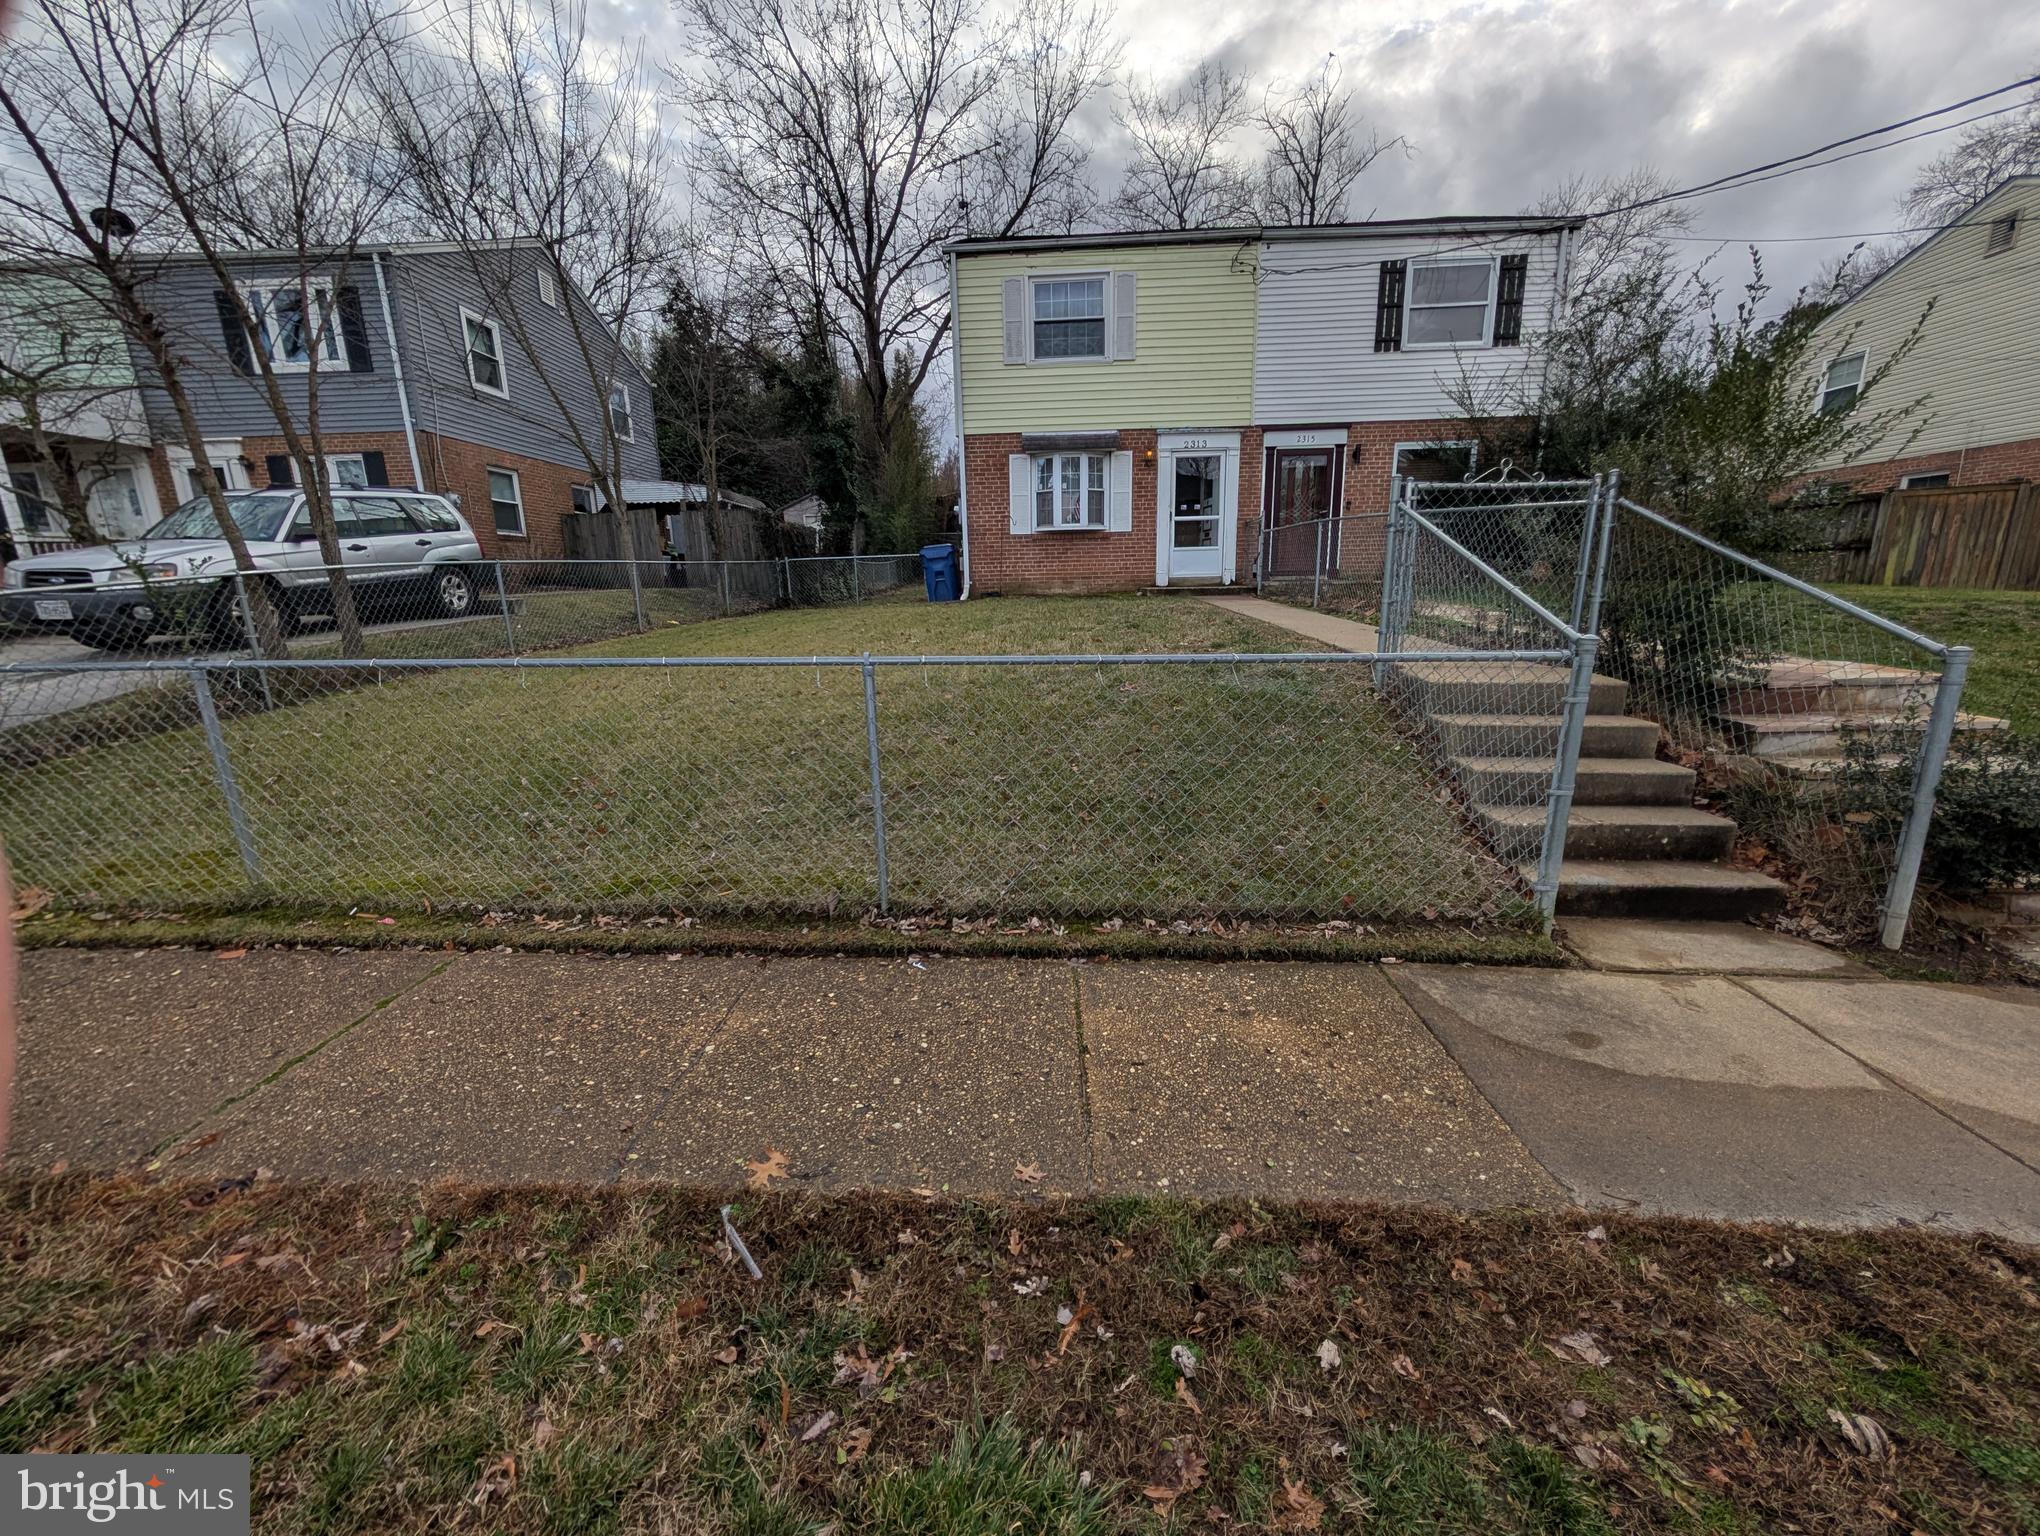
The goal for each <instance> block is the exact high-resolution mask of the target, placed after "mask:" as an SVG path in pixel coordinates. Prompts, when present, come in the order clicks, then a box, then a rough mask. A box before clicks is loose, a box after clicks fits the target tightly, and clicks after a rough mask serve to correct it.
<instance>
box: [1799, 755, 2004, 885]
mask: <svg viewBox="0 0 2040 1536" xmlns="http://www.w3.org/2000/svg"><path fill="white" fill-rule="evenodd" d="M1912 776H1913V765H1912V763H1911V762H1910V761H1909V760H1908V761H1903V762H1898V763H1893V762H1891V761H1889V760H1888V759H1884V760H1880V759H1879V758H1878V757H1877V756H1876V755H1875V754H1874V753H1873V752H1872V751H1871V750H1869V748H1868V747H1857V746H1852V747H1851V748H1850V749H1849V750H1848V751H1847V752H1846V754H1845V756H1844V761H1843V769H1842V782H1841V786H1840V787H1841V789H1842V792H1843V796H1844V799H1845V800H1846V802H1847V804H1848V805H1849V806H1850V807H1851V808H1852V810H1854V811H1855V812H1857V813H1859V815H1861V814H1863V813H1867V816H1868V818H1869V819H1867V820H1862V819H1857V820H1851V821H1849V822H1848V823H1847V824H1848V825H1850V826H1852V827H1854V828H1855V829H1856V830H1857V832H1858V834H1859V835H1864V836H1869V837H1876V838H1880V839H1884V838H1893V839H1895V838H1896V836H1897V833H1898V829H1899V828H1900V827H1901V826H1903V824H1904V822H1905V816H1906V811H1907V809H1908V807H1909V806H1910V805H1911V793H1912ZM1920 875H1921V879H1922V880H1923V881H1924V882H1926V883H1928V884H1930V885H1935V886H1938V887H1940V888H1942V889H1944V890H1948V891H1952V892H1956V893H1960V894H1967V893H1970V892H1974V891H1981V890H1990V889H1996V888H2000V887H2004V886H2015V885H2024V884H2032V883H2034V882H2036V881H2040V736H2022V735H1997V734H1982V733H1958V734H1957V736H1956V737H1955V740H1954V742H1953V744H1952V745H1951V746H1950V747H1949V749H1948V761H1947V766H1946V767H1945V768H1944V769H1943V770H1942V774H1941V786H1940V791H1939V794H1938V795H1937V796H1936V798H1935V801H1934V821H1933V827H1932V829H1931V831H1930V832H1929V834H1928V836H1927V847H1926V853H1925V855H1924V857H1923V858H1922V860H1921V866H1920Z"/></svg>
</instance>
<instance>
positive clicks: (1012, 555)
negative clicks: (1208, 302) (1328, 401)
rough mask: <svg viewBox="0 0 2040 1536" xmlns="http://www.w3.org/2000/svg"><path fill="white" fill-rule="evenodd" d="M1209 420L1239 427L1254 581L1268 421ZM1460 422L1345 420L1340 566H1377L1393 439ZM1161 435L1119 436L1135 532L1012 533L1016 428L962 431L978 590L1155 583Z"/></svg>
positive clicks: (1239, 572)
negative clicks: (1128, 462)
mask: <svg viewBox="0 0 2040 1536" xmlns="http://www.w3.org/2000/svg"><path fill="white" fill-rule="evenodd" d="M1213 430H1226V431H1232V430H1237V431H1238V432H1239V435H1240V465H1239V507H1238V512H1239V518H1238V526H1237V529H1236V539H1237V546H1236V555H1235V561H1234V584H1235V585H1239V586H1251V585H1252V584H1253V580H1254V560H1255V554H1256V545H1257V543H1258V541H1259V533H1260V527H1261V518H1262V514H1263V497H1264V487H1265V474H1266V469H1267V462H1268V453H1267V451H1266V450H1265V447H1264V444H1265V435H1264V429H1263V428H1262V427H1241V428H1238V429H1233V428H1226V429H1217V428H1214V429H1213ZM1266 430H1269V431H1272V430H1274V429H1273V428H1272V427H1270V428H1267V429H1266ZM1464 431H1465V424H1464V423H1463V422H1458V421H1454V420H1444V419H1430V420H1424V421H1368V422H1354V423H1352V424H1351V425H1350V426H1348V427H1347V428H1346V429H1345V432H1346V451H1345V464H1344V480H1343V489H1342V492H1341V501H1340V511H1341V513H1342V514H1343V515H1344V516H1346V517H1349V518H1356V519H1362V521H1358V522H1349V523H1347V524H1345V525H1344V526H1343V527H1342V528H1341V529H1340V532H1339V537H1338V540H1337V543H1336V546H1335V549H1334V551H1333V558H1332V561H1331V564H1332V566H1333V567H1334V568H1335V569H1336V570H1337V571H1338V572H1340V573H1341V574H1343V575H1347V576H1362V577H1364V576H1366V575H1369V574H1375V573H1378V572H1379V570H1380V567H1381V560H1382V553H1383V548H1384V541H1385V535H1386V531H1387V524H1386V514H1387V512H1388V498H1389V482H1390V479H1391V478H1392V476H1393V475H1394V472H1395V449H1396V445H1397V444H1399V443H1402V444H1407V443H1435V442H1449V441H1453V440H1455V439H1457V438H1459V437H1461V436H1462V435H1463V433H1464ZM1157 438H1158V434H1157V433H1156V432H1155V431H1154V430H1153V429H1151V428H1130V429H1127V430H1123V431H1121V432H1120V434H1119V446H1120V447H1121V448H1122V449H1124V450H1128V451H1130V452H1131V453H1132V454H1133V519H1132V523H1133V526H1132V531H1131V532H1130V533H1105V532H1099V531H1092V530H1086V531H1084V532H1067V533H1057V532H1038V533H1029V534H1022V535H1018V536H1016V535H1015V534H1014V533H1012V531H1011V525H1010V523H1009V520H1008V505H1007V503H1008V499H1009V491H1008V487H1009V484H1010V481H1009V479H1008V460H1009V458H1010V457H1011V456H1012V455H1013V454H1016V453H1018V452H1020V450H1021V436H1020V434H1019V433H1017V432H980V433H972V434H970V435H969V436H968V437H966V438H965V439H964V454H963V460H964V477H965V479H964V483H965V494H966V496H967V498H968V505H969V518H970V585H971V591H972V593H973V594H974V595H979V596H985V595H991V594H994V593H1000V592H1058V593H1059V592H1127V591H1135V590H1139V589H1141V588H1146V587H1152V586H1154V585H1155V563H1156V539H1157V529H1156V518H1157V508H1156V498H1155V474H1156V466H1157V462H1158V461H1157V458H1156V455H1155V445H1156V441H1157ZM1306 558H1309V557H1306Z"/></svg>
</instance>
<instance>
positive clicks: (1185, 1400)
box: [1176, 1376, 1204, 1419]
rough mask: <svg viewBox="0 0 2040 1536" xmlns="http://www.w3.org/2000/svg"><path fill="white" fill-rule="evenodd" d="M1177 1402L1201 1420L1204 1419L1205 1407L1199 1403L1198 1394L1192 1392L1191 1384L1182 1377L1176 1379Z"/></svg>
mask: <svg viewBox="0 0 2040 1536" xmlns="http://www.w3.org/2000/svg"><path fill="white" fill-rule="evenodd" d="M1176 1401H1177V1402H1179V1403H1181V1404H1182V1405H1183V1406H1184V1407H1185V1408H1188V1409H1189V1410H1190V1411H1191V1412H1192V1413H1194V1414H1196V1415H1197V1417H1199V1418H1200V1419H1201V1418H1203V1417H1204V1405H1203V1404H1202V1403H1200V1402H1198V1401H1197V1394H1196V1393H1195V1392H1192V1391H1191V1390H1190V1383H1189V1382H1187V1381H1185V1380H1184V1379H1183V1378H1182V1377H1180V1376H1178V1377H1177V1378H1176Z"/></svg>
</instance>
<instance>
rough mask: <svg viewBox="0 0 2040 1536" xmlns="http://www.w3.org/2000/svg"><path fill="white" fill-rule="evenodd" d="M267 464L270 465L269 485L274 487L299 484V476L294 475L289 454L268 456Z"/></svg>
mask: <svg viewBox="0 0 2040 1536" xmlns="http://www.w3.org/2000/svg"><path fill="white" fill-rule="evenodd" d="M267 462H268V465H269V483H270V484H271V485H272V486H277V485H295V484H297V476H296V475H295V474H294V473H292V469H293V466H292V464H291V462H290V455H289V454H287V453H272V454H270V455H269V456H268V459H267Z"/></svg>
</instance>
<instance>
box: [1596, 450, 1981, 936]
mask: <svg viewBox="0 0 2040 1536" xmlns="http://www.w3.org/2000/svg"><path fill="white" fill-rule="evenodd" d="M1603 511H1604V516H1605V517H1606V520H1607V536H1606V540H1605V544H1606V548H1605V564H1604V566H1603V569H1602V572H1601V579H1600V581H1599V582H1598V583H1597V586H1598V591H1597V593H1596V596H1597V599H1598V601H1597V605H1596V607H1595V608H1594V610H1593V611H1592V612H1591V614H1590V617H1591V618H1592V620H1593V621H1594V622H1596V624H1597V627H1598V628H1599V631H1600V633H1601V635H1602V639H1603V643H1602V648H1601V665H1602V667H1603V669H1604V670H1605V671H1607V672H1609V673H1611V674H1613V675H1614V676H1617V677H1620V678H1622V679H1623V680H1624V681H1626V682H1627V683H1628V684H1629V687H1630V696H1629V697H1630V708H1631V709H1632V710H1633V711H1635V712H1637V713H1639V714H1643V715H1647V716H1649V717H1650V718H1652V719H1654V720H1656V721H1657V722H1658V723H1659V724H1660V726H1662V727H1663V730H1664V734H1665V740H1666V743H1667V746H1668V750H1669V751H1670V752H1671V753H1672V754H1674V755H1675V756H1676V757H1678V758H1679V759H1680V760H1681V761H1685V762H1688V763H1689V764H1691V765H1693V766H1696V767H1698V768H1699V769H1700V771H1701V774H1702V780H1703V787H1704V788H1705V789H1706V790H1708V791H1709V792H1710V793H1711V794H1712V796H1713V797H1714V799H1715V800H1716V802H1717V803H1718V804H1719V806H1720V808H1721V809H1722V811H1723V812H1724V813H1725V814H1727V815H1728V816H1730V817H1731V818H1733V819H1734V820H1735V822H1736V823H1737V825H1738V827H1739V828H1740V829H1741V833H1742V835H1743V837H1744V839H1745V840H1746V845H1747V851H1748V852H1749V853H1750V855H1751V856H1752V857H1755V858H1757V859H1759V860H1765V859H1767V857H1768V856H1771V855H1775V856H1777V857H1778V858H1779V859H1781V860H1782V861H1783V863H1784V865H1785V866H1787V867H1789V868H1790V869H1791V870H1792V871H1794V872H1797V873H1799V874H1802V875H1805V876H1811V877H1812V880H1813V886H1814V891H1815V893H1816V897H1817V901H1818V906H1819V912H1820V915H1821V917H1822V919H1823V920H1824V921H1825V923H1826V924H1827V925H1828V926H1830V927H1833V928H1835V929H1836V930H1838V931H1840V932H1843V933H1848V934H1852V935H1853V934H1858V933H1869V932H1872V931H1874V932H1875V933H1876V934H1877V935H1878V937H1879V938H1880V939H1881V941H1882V942H1883V943H1884V944H1885V945H1887V946H1888V947H1891V948H1896V947H1897V946H1898V944H1899V942H1900V941H1901V939H1902V937H1903V935H1904V932H1905V927H1906V922H1907V918H1908V914H1909V913H1910V910H1911V906H1912V901H1913V895H1914V887H1915V885H1916V883H1917V879H1918V874H1919V868H1920V860H1921V855H1922V852H1923V850H1924V847H1925V843H1926V838H1927V834H1928V830H1929V826H1930V822H1931V818H1932V814H1933V808H1934V803H1935V794H1936V790H1937V788H1938V786H1939V783H1940V780H1941V774H1942V769H1943V765H1944V763H1945V761H1946V759H1947V755H1948V749H1949V744H1950V741H1951V739H1952V738H1953V737H1954V736H1955V735H1956V734H1957V733H1958V732H1961V733H1990V732H1993V731H1996V730H1998V729H2000V728H2001V727H2002V726H2003V724H2004V722H2002V721H1993V720H1986V719H1982V718H1979V717H1976V716H1971V715H1965V714H1963V713H1961V711H1960V699H1961V694H1962V685H1963V680H1964V678H1965V676H1966V675H1967V672H1968V665H1969V651H1968V649H1967V648H1966V647H1962V646H1947V645H1943V644H1941V643H1940V642H1938V641H1935V640H1932V639H1929V638H1927V637H1926V636H1924V635H1919V634H1915V633H1913V632H1912V631H1910V630H1908V629H1906V628H1904V627H1903V626H1901V625H1899V624H1895V623H1893V622H1892V621H1890V620H1889V619H1885V618H1883V617H1881V616H1880V615H1878V614H1875V613H1872V612H1870V611H1869V610H1867V609H1865V608H1862V607H1860V606H1858V605H1856V604H1854V603H1851V602H1848V601H1846V600H1845V599H1843V598H1840V597H1837V596H1835V595H1834V594H1833V593H1830V592H1825V591H1823V590H1821V589H1820V588H1818V587H1816V586H1814V585H1812V584H1811V583H1808V582H1805V581H1802V580H1800V579H1799V578H1797V577H1794V576H1790V575H1787V574H1786V573H1785V572H1783V571H1780V570H1777V569H1774V568H1773V567H1771V566H1768V565H1766V564H1764V563H1763V562H1761V561H1758V560H1754V559H1751V558H1750V557H1748V556H1747V555H1743V554H1741V553H1739V552H1737V551H1735V550H1731V549H1728V548H1726V547H1724V546H1722V545H1720V544H1717V543H1714V542H1713V541H1711V540H1708V539H1705V538H1702V537H1701V536H1700V535H1698V534H1695V533H1693V532H1691V531H1690V530H1688V529H1685V528H1682V527H1680V526H1679V525H1678V524H1676V523H1674V522H1672V521H1671V520H1670V519H1668V518H1665V517H1662V516H1660V515H1659V514H1657V513H1655V512H1653V511H1651V510H1649V509H1648V508H1645V507H1641V506H1638V505H1636V504H1635V503H1633V502H1631V501H1628V500H1626V499H1623V498H1620V497H1619V496H1617V495H1615V494H1614V493H1613V488H1612V487H1611V489H1610V493H1609V495H1608V496H1607V497H1606V498H1605V499H1604V508H1603Z"/></svg>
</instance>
